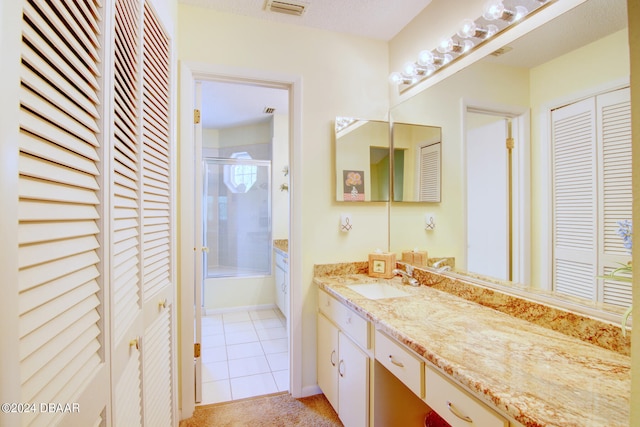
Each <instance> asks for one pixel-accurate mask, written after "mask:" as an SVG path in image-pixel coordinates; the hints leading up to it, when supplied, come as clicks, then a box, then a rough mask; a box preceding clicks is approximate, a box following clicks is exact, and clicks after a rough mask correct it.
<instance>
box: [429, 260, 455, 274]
mask: <svg viewBox="0 0 640 427" xmlns="http://www.w3.org/2000/svg"><path fill="white" fill-rule="evenodd" d="M446 261H447V258H442V259H439V260H438V261H436V262H434V263H433V264H432V265H431V267H433V268H435V269H436V271H437V272H438V273H442V272H443V271H451V266H450V265H442V263H443V262H446Z"/></svg>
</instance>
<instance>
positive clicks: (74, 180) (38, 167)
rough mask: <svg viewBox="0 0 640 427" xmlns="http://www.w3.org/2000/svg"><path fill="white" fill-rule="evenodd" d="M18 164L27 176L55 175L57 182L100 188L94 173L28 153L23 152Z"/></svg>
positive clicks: (45, 177) (44, 177) (45, 176)
mask: <svg viewBox="0 0 640 427" xmlns="http://www.w3.org/2000/svg"><path fill="white" fill-rule="evenodd" d="M18 164H19V167H20V170H21V171H22V173H23V175H25V176H30V177H32V178H41V179H47V178H48V177H50V176H55V177H56V180H57V182H58V183H60V184H67V185H74V184H75V185H76V186H78V187H81V188H85V189H89V190H97V189H98V188H99V186H98V183H97V182H96V180H95V178H94V176H93V175H92V174H86V173H83V172H80V171H78V170H76V169H72V168H68V167H65V166H62V165H59V164H57V163H53V162H51V161H48V160H44V159H40V158H38V157H33V156H31V155H28V154H24V153H23V154H21V155H20V158H19V159H18Z"/></svg>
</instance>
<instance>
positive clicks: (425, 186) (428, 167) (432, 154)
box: [418, 144, 442, 202]
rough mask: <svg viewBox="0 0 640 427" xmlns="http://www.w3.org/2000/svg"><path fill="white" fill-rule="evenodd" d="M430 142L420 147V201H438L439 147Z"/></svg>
mask: <svg viewBox="0 0 640 427" xmlns="http://www.w3.org/2000/svg"><path fill="white" fill-rule="evenodd" d="M441 145H442V144H431V145H427V146H424V147H420V185H419V188H420V196H419V198H418V200H420V201H421V202H439V201H440V175H441V174H440V147H441Z"/></svg>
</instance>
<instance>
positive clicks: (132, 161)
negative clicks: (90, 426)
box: [110, 0, 143, 427]
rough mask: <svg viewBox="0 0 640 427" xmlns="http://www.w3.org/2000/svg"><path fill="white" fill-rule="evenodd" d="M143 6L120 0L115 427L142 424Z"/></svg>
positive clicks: (114, 199)
mask: <svg viewBox="0 0 640 427" xmlns="http://www.w3.org/2000/svg"><path fill="white" fill-rule="evenodd" d="M141 14H142V11H141V7H140V2H139V0H116V2H115V32H114V39H115V41H114V45H113V49H114V79H113V82H114V87H113V112H114V114H113V133H112V144H111V154H112V155H111V173H112V175H111V179H112V182H111V203H110V205H111V206H112V208H111V216H112V220H111V224H112V231H111V233H110V234H111V236H110V237H111V263H110V265H111V313H112V315H111V324H112V343H113V355H112V357H113V363H112V372H111V378H112V384H113V387H112V392H111V396H112V400H113V419H114V425H116V426H119V425H126V426H132V427H133V426H140V425H142V358H141V350H140V349H141V346H142V335H143V330H142V301H141V292H142V289H141V270H142V269H141V261H140V258H141V256H140V253H141V238H140V235H141V224H140V215H141V206H140V205H141V202H140V199H141V194H142V192H141V185H140V170H141V168H140V162H141V151H142V149H141V138H140V130H141V120H140V117H141V99H140V91H141V87H140V78H139V75H140V72H139V69H140V59H141V36H140V23H141V22H142V21H141V19H142V18H141Z"/></svg>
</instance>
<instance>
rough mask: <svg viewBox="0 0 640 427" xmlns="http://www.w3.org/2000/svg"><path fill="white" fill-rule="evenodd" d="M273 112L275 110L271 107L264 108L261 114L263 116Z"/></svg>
mask: <svg viewBox="0 0 640 427" xmlns="http://www.w3.org/2000/svg"><path fill="white" fill-rule="evenodd" d="M275 111H276V109H275V108H273V107H264V110H263V111H262V112H263V113H265V114H273V113H274V112H275Z"/></svg>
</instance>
